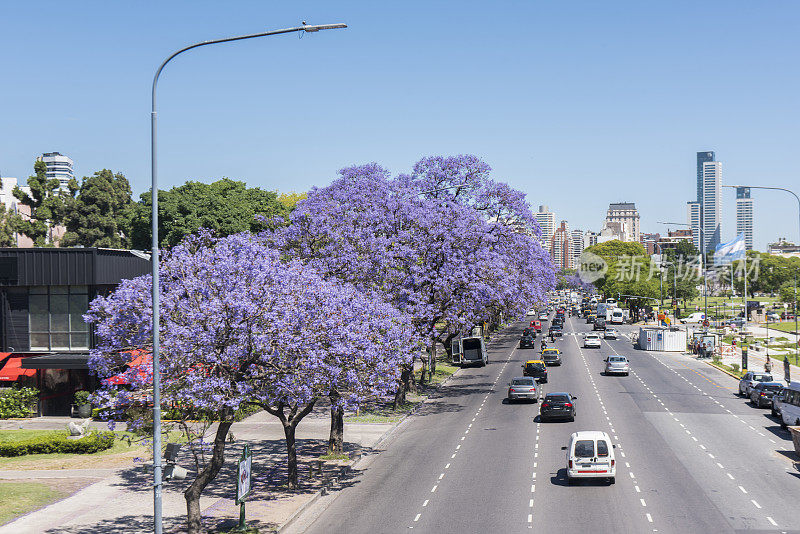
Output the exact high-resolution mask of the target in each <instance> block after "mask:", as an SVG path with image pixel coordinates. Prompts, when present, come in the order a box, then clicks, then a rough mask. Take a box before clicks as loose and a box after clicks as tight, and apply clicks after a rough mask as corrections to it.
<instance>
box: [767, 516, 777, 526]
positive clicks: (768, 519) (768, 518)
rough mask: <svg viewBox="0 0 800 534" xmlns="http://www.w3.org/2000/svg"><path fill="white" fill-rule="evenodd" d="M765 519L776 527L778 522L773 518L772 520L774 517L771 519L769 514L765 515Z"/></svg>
mask: <svg viewBox="0 0 800 534" xmlns="http://www.w3.org/2000/svg"><path fill="white" fill-rule="evenodd" d="M767 521H769V522H770V523H772V526H773V527H777V526H778V523H776V522H775V520H774V519H772V518H771V517H770V516H767Z"/></svg>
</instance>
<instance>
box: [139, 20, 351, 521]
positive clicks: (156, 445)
mask: <svg viewBox="0 0 800 534" xmlns="http://www.w3.org/2000/svg"><path fill="white" fill-rule="evenodd" d="M340 28H347V25H346V24H341V23H338V24H317V25H308V24H306V23H305V21H303V25H302V26H297V27H294V28H283V29H280V30H271V31H266V32H261V33H253V34H249V35H239V36H236V37H227V38H224V39H213V40H211V41H202V42H200V43H195V44H192V45H189V46H186V47H184V48H181V49H180V50H178V51H177V52H174V53H173V54H172V55H170V56H169V57H167V59H165V60H164V61H163V62H162V63H161V65H160V66H159V67H158V70H156V74H155V76H154V77H153V90H152V110H151V112H150V177H151V185H150V187H151V189H150V195H151V199H152V200H151V204H152V226H151V228H152V232H153V239H152V267H153V288H152V291H153V479H154V481H153V499H154V502H153V529H154V532H155V533H156V534H161V533H162V531H163V524H162V509H161V491H162V486H163V481H162V464H161V372H160V366H159V330H158V329H159V319H160V317H159V313H160V306H159V291H158V288H159V284H158V270H159V258H158V166H157V157H156V117H157V113H156V89H157V87H158V78H159V76H161V71H163V70H164V67H166V66H167V63H169V62H170V61H172V59H174V58H175V57H176V56H178V55H179V54H182V53H183V52H186V51H188V50H191V49H193V48H199V47H201V46H206V45H212V44H219V43H230V42H232V41H242V40H245V39H255V38H256V37H267V36H270V35H280V34H283V33H293V32H303V33H314V32H318V31H320V30H334V29H340Z"/></svg>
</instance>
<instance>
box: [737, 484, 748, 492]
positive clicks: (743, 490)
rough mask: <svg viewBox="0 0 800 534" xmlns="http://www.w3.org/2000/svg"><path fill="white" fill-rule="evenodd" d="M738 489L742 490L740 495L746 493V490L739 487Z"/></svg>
mask: <svg viewBox="0 0 800 534" xmlns="http://www.w3.org/2000/svg"><path fill="white" fill-rule="evenodd" d="M739 489H740V490H742V493H747V490H746V489H744V488H743V487H741V486H739Z"/></svg>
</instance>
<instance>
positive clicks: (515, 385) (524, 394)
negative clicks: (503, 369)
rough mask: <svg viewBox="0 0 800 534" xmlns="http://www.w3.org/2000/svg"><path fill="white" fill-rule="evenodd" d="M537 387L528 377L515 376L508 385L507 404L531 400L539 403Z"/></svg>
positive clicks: (532, 379) (533, 380) (534, 381)
mask: <svg viewBox="0 0 800 534" xmlns="http://www.w3.org/2000/svg"><path fill="white" fill-rule="evenodd" d="M539 396H540V394H539V385H538V384H537V383H536V380H535V379H534V378H531V377H529V376H515V377H514V378H512V379H511V382H509V383H508V402H514V401H516V400H523V399H524V400H532V401H533V402H539Z"/></svg>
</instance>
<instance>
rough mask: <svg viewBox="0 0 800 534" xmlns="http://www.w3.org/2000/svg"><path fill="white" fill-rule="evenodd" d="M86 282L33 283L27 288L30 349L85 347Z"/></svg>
mask: <svg viewBox="0 0 800 534" xmlns="http://www.w3.org/2000/svg"><path fill="white" fill-rule="evenodd" d="M88 310H89V291H88V287H87V286H34V287H31V289H30V291H29V292H28V331H29V332H30V347H31V349H30V350H67V351H73V350H86V349H88V348H89V325H87V324H86V323H85V322H84V320H83V315H84V314H85V313H86V312H87V311H88Z"/></svg>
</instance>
